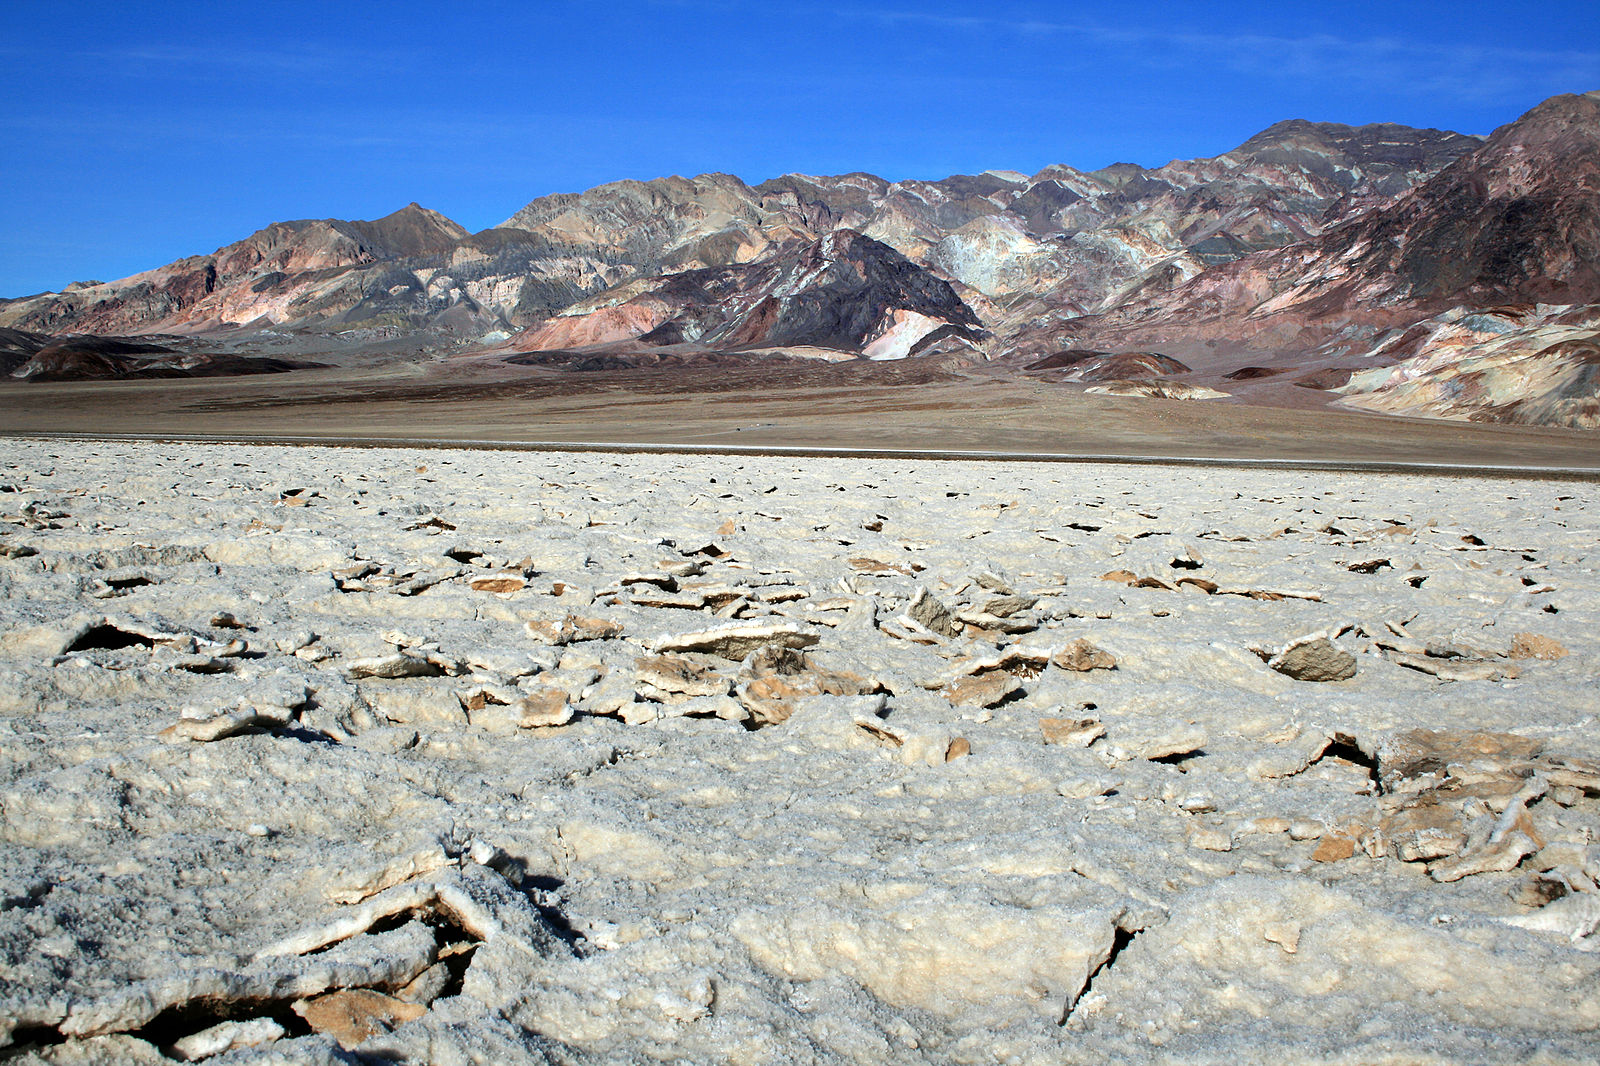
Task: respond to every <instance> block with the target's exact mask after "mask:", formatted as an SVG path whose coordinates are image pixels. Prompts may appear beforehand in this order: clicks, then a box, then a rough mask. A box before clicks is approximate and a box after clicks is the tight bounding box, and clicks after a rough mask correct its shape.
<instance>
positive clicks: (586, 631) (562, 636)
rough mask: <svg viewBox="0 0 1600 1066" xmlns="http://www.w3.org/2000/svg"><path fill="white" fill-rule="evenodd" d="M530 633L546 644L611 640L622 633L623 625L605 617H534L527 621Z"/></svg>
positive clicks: (557, 644)
mask: <svg viewBox="0 0 1600 1066" xmlns="http://www.w3.org/2000/svg"><path fill="white" fill-rule="evenodd" d="M526 628H527V631H528V635H529V636H531V637H534V638H535V639H537V640H541V641H543V642H544V643H546V644H554V645H556V646H558V647H559V646H561V645H565V644H574V643H577V642H579V641H584V640H611V639H613V638H615V637H620V636H621V635H622V625H621V624H620V623H617V622H610V621H607V620H606V619H604V618H583V617H580V616H578V615H575V614H569V615H567V616H566V617H565V618H563V619H562V620H561V621H559V622H552V621H544V620H539V619H534V620H532V621H529V622H528V623H527V626H526Z"/></svg>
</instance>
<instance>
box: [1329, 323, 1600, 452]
mask: <svg viewBox="0 0 1600 1066" xmlns="http://www.w3.org/2000/svg"><path fill="white" fill-rule="evenodd" d="M1407 332H1408V334H1410V333H1417V332H1420V333H1421V336H1420V337H1414V338H1411V339H1410V340H1409V345H1408V346H1410V347H1413V348H1415V354H1411V355H1409V356H1408V357H1407V358H1404V359H1402V360H1401V361H1400V362H1399V363H1396V364H1395V365H1393V366H1380V367H1374V368H1373V369H1371V370H1365V371H1357V372H1356V373H1355V374H1354V375H1353V376H1352V377H1351V379H1350V382H1349V383H1348V384H1347V385H1345V386H1344V387H1342V388H1340V389H1338V390H1336V391H1338V392H1339V393H1341V394H1342V396H1343V399H1342V400H1341V401H1340V402H1341V403H1343V404H1344V405H1345V406H1348V407H1359V408H1363V409H1365V410H1369V411H1384V412H1387V413H1390V414H1405V415H1426V416H1429V417H1434V418H1456V419H1465V420H1469V421H1474V422H1521V423H1528V424H1533V425H1555V426H1569V427H1572V428H1574V429H1596V428H1600V308H1596V307H1594V306H1588V307H1576V308H1574V307H1562V306H1549V305H1538V306H1532V307H1530V306H1528V305H1519V306H1510V307H1500V308H1495V309H1494V310H1492V311H1489V312H1484V313H1479V312H1469V311H1465V310H1457V311H1452V312H1448V313H1446V314H1443V315H1440V316H1438V317H1436V318H1433V319H1430V320H1428V321H1427V322H1424V323H1422V324H1421V325H1420V326H1418V327H1414V328H1413V330H1411V331H1407ZM1397 340H1401V341H1405V340H1406V338H1405V337H1404V336H1403V337H1402V338H1397Z"/></svg>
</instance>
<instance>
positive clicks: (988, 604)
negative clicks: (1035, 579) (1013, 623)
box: [978, 596, 1039, 618]
mask: <svg viewBox="0 0 1600 1066" xmlns="http://www.w3.org/2000/svg"><path fill="white" fill-rule="evenodd" d="M1038 602H1039V597H1037V596H994V597H991V598H990V599H988V600H986V601H985V602H984V604H983V606H981V607H980V608H978V609H979V610H980V611H982V612H983V613H984V614H991V615H994V616H995V617H996V618H1010V617H1011V616H1012V615H1014V614H1017V613H1019V612H1021V611H1029V610H1032V609H1033V606H1034V604H1036V603H1038Z"/></svg>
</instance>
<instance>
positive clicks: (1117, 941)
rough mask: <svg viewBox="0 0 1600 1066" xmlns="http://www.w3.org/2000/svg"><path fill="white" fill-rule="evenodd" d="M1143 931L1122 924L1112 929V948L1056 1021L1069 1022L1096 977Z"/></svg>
mask: <svg viewBox="0 0 1600 1066" xmlns="http://www.w3.org/2000/svg"><path fill="white" fill-rule="evenodd" d="M1142 932H1144V929H1143V928H1142V927H1141V928H1139V929H1134V930H1131V931H1130V930H1127V929H1124V928H1123V927H1122V926H1120V925H1119V926H1117V927H1116V928H1115V929H1114V930H1112V932H1111V950H1110V951H1109V952H1107V953H1106V957H1105V959H1104V960H1102V961H1101V963H1100V965H1099V966H1096V967H1095V968H1094V969H1093V970H1091V971H1089V979H1088V980H1086V981H1084V983H1083V991H1081V992H1079V993H1078V998H1076V999H1073V1000H1070V1001H1068V1003H1067V1009H1066V1010H1065V1011H1064V1012H1063V1013H1062V1015H1061V1020H1060V1021H1059V1022H1057V1023H1056V1024H1057V1025H1066V1024H1067V1022H1068V1020H1070V1019H1071V1018H1072V1012H1073V1011H1074V1010H1075V1009H1076V1008H1077V1006H1078V1004H1079V1003H1082V1002H1083V1001H1084V1000H1085V999H1088V998H1089V993H1090V992H1093V991H1094V980H1095V978H1096V977H1099V976H1100V975H1101V974H1102V973H1104V972H1105V971H1106V970H1109V969H1111V966H1112V964H1113V963H1115V962H1116V961H1117V957H1118V956H1119V955H1121V954H1122V951H1123V949H1124V948H1126V947H1127V946H1128V945H1129V944H1131V943H1133V942H1134V940H1136V939H1138V936H1139V934H1140V933H1142Z"/></svg>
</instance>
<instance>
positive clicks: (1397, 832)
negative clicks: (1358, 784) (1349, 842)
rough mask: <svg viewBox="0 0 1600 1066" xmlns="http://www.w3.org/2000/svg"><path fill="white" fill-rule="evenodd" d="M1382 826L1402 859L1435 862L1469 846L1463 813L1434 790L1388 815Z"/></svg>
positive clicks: (1405, 860) (1404, 860)
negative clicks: (1461, 815)
mask: <svg viewBox="0 0 1600 1066" xmlns="http://www.w3.org/2000/svg"><path fill="white" fill-rule="evenodd" d="M1380 828H1381V829H1382V831H1383V835H1384V836H1385V837H1386V838H1387V839H1388V840H1389V841H1391V842H1392V844H1393V846H1394V849H1395V854H1396V855H1397V856H1398V857H1399V858H1400V859H1401V860H1402V861H1403V862H1434V861H1435V860H1438V859H1445V858H1449V857H1450V856H1451V855H1454V854H1456V853H1457V852H1459V851H1460V850H1461V849H1462V848H1464V847H1466V845H1467V834H1466V832H1465V831H1464V830H1463V828H1462V825H1461V817H1460V815H1459V814H1458V813H1457V812H1455V811H1454V810H1451V809H1450V808H1449V807H1446V806H1444V805H1442V804H1440V803H1438V802H1436V800H1435V797H1434V796H1433V795H1432V794H1431V793H1428V794H1425V795H1424V797H1423V798H1422V799H1420V800H1419V801H1418V802H1415V803H1411V804H1408V805H1406V806H1404V807H1401V808H1399V809H1398V810H1395V811H1392V812H1391V813H1389V814H1388V815H1386V816H1385V817H1384V818H1383V820H1382V822H1381V823H1380Z"/></svg>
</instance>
